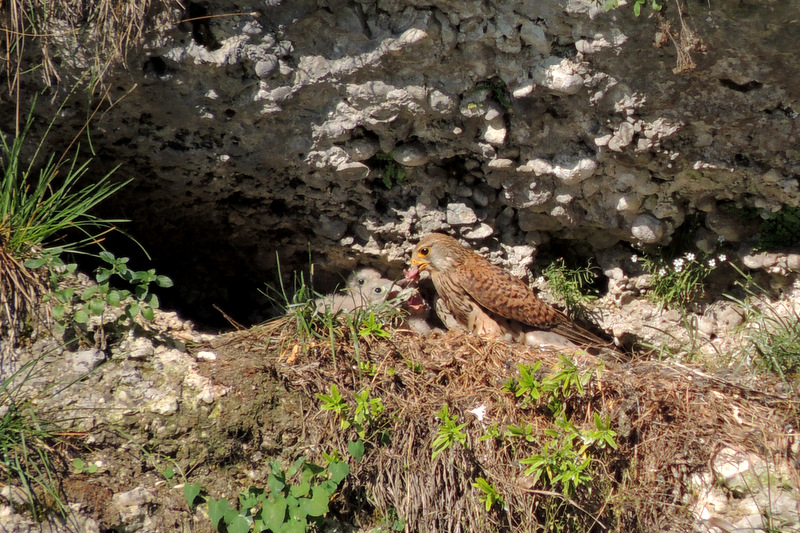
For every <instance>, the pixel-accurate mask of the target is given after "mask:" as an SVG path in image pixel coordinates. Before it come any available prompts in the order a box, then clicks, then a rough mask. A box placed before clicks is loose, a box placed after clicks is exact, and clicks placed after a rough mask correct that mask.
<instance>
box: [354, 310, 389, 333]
mask: <svg viewBox="0 0 800 533" xmlns="http://www.w3.org/2000/svg"><path fill="white" fill-rule="evenodd" d="M355 316H358V315H355ZM383 328H384V323H383V321H381V320H380V319H379V318H378V316H377V315H376V314H375V312H374V311H369V312H368V313H365V316H364V318H363V319H362V320H361V321H360V324H359V327H358V336H359V337H370V336H374V337H378V338H379V339H388V338H389V337H391V336H392V334H391V333H389V332H388V331H386V330H385V329H383Z"/></svg>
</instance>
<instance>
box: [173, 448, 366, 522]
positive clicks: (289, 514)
mask: <svg viewBox="0 0 800 533" xmlns="http://www.w3.org/2000/svg"><path fill="white" fill-rule="evenodd" d="M270 470H271V472H270V474H269V476H268V477H267V487H268V488H269V490H268V491H267V490H265V489H261V488H255V487H251V488H249V489H247V490H246V491H244V492H242V493H241V494H240V495H239V505H238V509H237V508H236V507H234V506H232V505H231V504H230V503H229V502H228V500H227V499H225V498H222V499H220V500H216V499H214V498H212V497H209V498H208V514H209V518H210V519H211V523H212V525H213V526H214V529H216V530H217V531H227V532H228V533H246V532H249V531H255V532H261V531H272V532H273V533H301V532H302V533H305V532H306V531H309V528H311V527H321V525H322V518H323V517H324V516H325V515H326V514H327V513H328V504H329V503H330V500H331V497H332V496H333V494H334V493H335V492H336V490H337V488H338V487H339V484H340V483H341V482H342V480H344V478H345V477H347V475H348V474H349V473H350V467H349V466H348V465H347V463H345V462H342V461H331V462H329V463H328V464H327V465H326V466H324V467H322V466H317V465H315V464H313V463H310V462H307V461H306V459H305V458H303V457H301V458H299V459H298V460H297V461H295V462H294V463H293V464H292V466H291V467H289V469H288V470H286V471H284V470H283V469H282V467H281V464H280V463H279V462H278V461H273V462H271V463H270ZM297 474H299V479H298V480H297V482H296V483H293V482H292V478H294V477H295V475H297ZM186 486H188V485H185V486H184V487H186ZM199 494H200V488H199V486H197V485H191V486H190V488H189V489H186V488H184V496H185V498H186V501H187V502H188V503H189V505H190V506H193V505H195V502H196V499H197V497H198V496H199Z"/></svg>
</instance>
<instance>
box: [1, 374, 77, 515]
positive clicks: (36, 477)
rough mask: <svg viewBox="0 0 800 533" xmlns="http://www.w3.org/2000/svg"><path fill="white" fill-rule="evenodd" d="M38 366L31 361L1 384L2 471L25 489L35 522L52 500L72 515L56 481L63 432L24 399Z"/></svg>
mask: <svg viewBox="0 0 800 533" xmlns="http://www.w3.org/2000/svg"><path fill="white" fill-rule="evenodd" d="M37 364H38V360H35V361H31V362H30V363H28V364H26V365H24V366H22V367H21V368H20V369H19V370H17V371H16V372H15V373H13V374H12V375H10V376H8V377H7V378H5V379H4V380H3V381H2V382H0V413H2V415H0V472H2V475H3V478H4V479H5V480H6V482H7V483H8V484H9V485H10V486H17V487H19V488H20V489H21V490H22V493H23V494H24V499H23V500H24V504H25V505H27V507H28V509H29V511H30V513H31V515H32V516H33V518H34V519H35V520H38V517H39V513H40V510H42V509H44V508H45V507H47V505H48V504H47V501H48V500H49V501H50V502H52V504H53V505H55V507H56V510H57V511H58V512H59V513H61V514H62V515H64V516H65V515H66V514H67V512H68V508H67V506H66V504H65V503H64V502H63V501H62V499H61V497H60V494H59V492H58V489H57V484H56V478H55V476H56V474H55V473H56V471H57V470H58V468H57V466H56V464H55V462H54V461H55V459H54V447H55V446H56V445H57V444H59V443H60V442H62V440H61V438H59V436H58V434H59V432H60V431H61V430H60V428H59V427H58V426H57V425H56V424H55V423H53V422H51V421H48V420H43V419H42V418H41V417H40V416H39V415H38V414H37V412H36V408H35V406H34V404H33V403H31V402H30V399H28V398H25V397H24V396H23V391H24V389H25V384H26V382H27V381H28V380H29V379H30V378H31V376H32V375H33V373H34V370H35V367H36V365H37ZM10 490H15V489H10Z"/></svg>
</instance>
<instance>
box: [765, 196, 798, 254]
mask: <svg viewBox="0 0 800 533" xmlns="http://www.w3.org/2000/svg"><path fill="white" fill-rule="evenodd" d="M798 242H800V207H793V206H789V205H786V206H783V207H782V208H781V210H780V211H778V212H777V213H770V214H769V216H768V217H767V218H766V219H765V220H764V221H763V222H762V223H761V225H760V227H759V229H758V243H757V244H756V246H755V250H758V251H760V250H774V249H776V248H778V249H780V248H785V247H786V246H787V245H791V244H794V243H798Z"/></svg>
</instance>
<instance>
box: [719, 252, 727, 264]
mask: <svg viewBox="0 0 800 533" xmlns="http://www.w3.org/2000/svg"><path fill="white" fill-rule="evenodd" d="M717 259H719V262H720V263H724V262H725V261H727V260H728V256H727V255H725V254H719V255H718V256H717Z"/></svg>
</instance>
